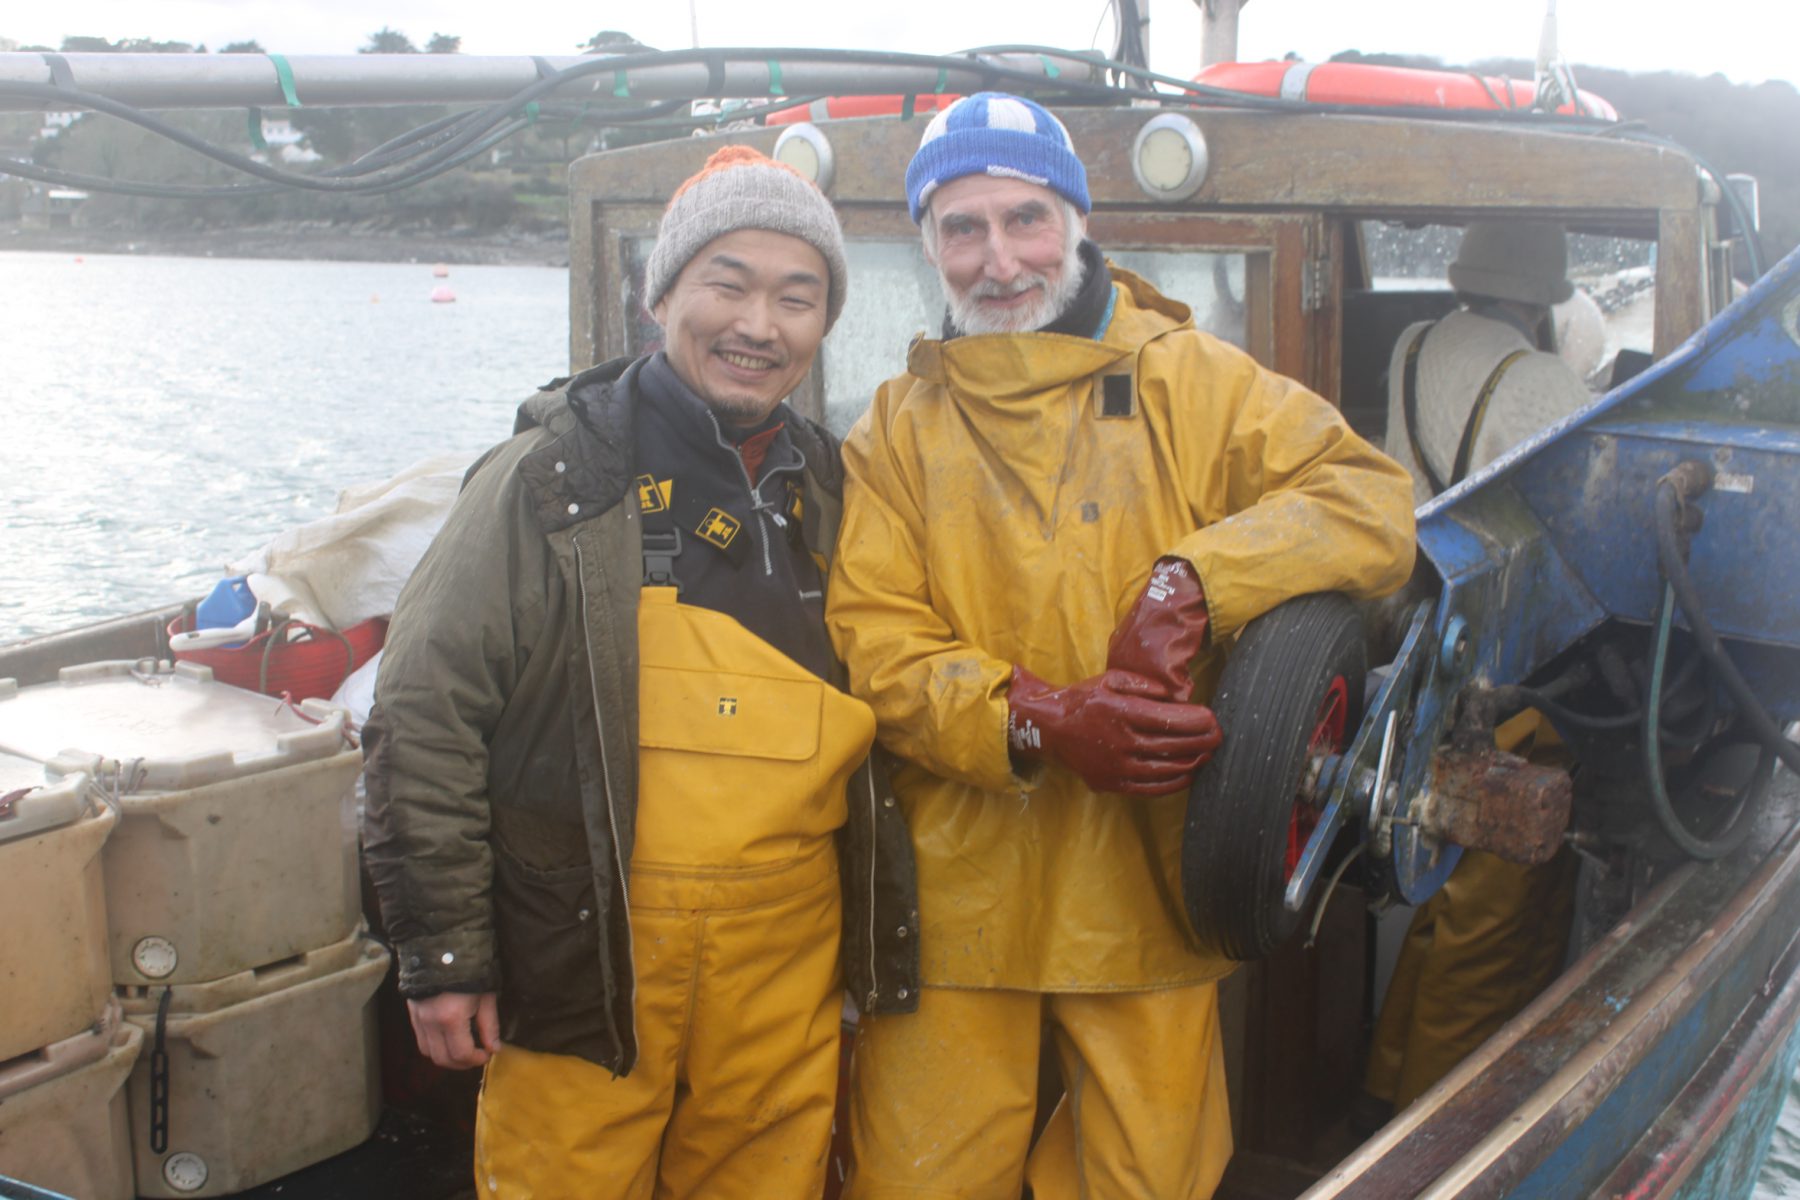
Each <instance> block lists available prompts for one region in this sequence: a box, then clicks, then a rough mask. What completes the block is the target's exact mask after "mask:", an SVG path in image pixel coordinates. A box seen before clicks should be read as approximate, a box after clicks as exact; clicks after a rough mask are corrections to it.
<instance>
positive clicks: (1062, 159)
mask: <svg viewBox="0 0 1800 1200" xmlns="http://www.w3.org/2000/svg"><path fill="white" fill-rule="evenodd" d="M964 175H995V176H1000V177H1002V178H1007V179H1023V180H1025V181H1026V182H1027V183H1035V184H1037V185H1038V186H1040V187H1047V188H1049V189H1050V190H1051V191H1053V192H1055V193H1057V194H1058V195H1060V196H1062V197H1063V198H1064V199H1065V200H1067V201H1068V202H1069V203H1070V204H1073V205H1074V206H1075V207H1076V208H1078V209H1080V210H1081V211H1082V212H1083V213H1086V212H1087V211H1088V210H1089V209H1090V208H1092V207H1093V205H1092V204H1091V203H1090V202H1089V200H1088V187H1087V168H1085V167H1083V166H1082V165H1081V160H1080V159H1079V158H1076V157H1075V147H1074V144H1073V143H1071V142H1070V141H1069V131H1068V130H1067V129H1064V128H1063V123H1062V122H1061V121H1059V120H1057V119H1056V118H1055V117H1053V116H1051V115H1050V113H1049V111H1048V110H1046V109H1045V108H1044V107H1043V106H1042V105H1039V104H1033V103H1032V102H1031V101H1029V100H1027V99H1025V98H1024V97H1022V96H1009V95H1007V94H1006V93H1005V92H977V93H976V94H975V95H973V96H964V97H963V98H962V99H961V100H958V101H957V102H956V103H955V104H952V105H951V106H950V107H949V108H945V109H940V110H939V111H938V114H937V115H936V116H935V117H933V118H931V124H929V125H927V126H926V127H925V136H924V137H922V138H920V139H919V149H918V152H917V153H916V154H914V155H913V159H912V162H910V163H908V164H907V166H906V201H907V204H908V206H909V207H910V209H911V211H912V219H913V220H914V221H915V222H916V221H918V220H919V219H920V218H922V217H923V216H924V215H925V206H926V205H927V204H929V203H930V202H931V193H933V192H935V191H936V190H937V189H938V188H939V186H941V185H943V184H946V183H949V182H950V181H951V180H953V179H961V178H962V177H963V176H964Z"/></svg>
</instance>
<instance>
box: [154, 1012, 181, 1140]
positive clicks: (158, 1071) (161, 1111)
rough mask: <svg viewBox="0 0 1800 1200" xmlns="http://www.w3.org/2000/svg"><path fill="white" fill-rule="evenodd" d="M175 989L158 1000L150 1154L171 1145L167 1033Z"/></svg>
mask: <svg viewBox="0 0 1800 1200" xmlns="http://www.w3.org/2000/svg"><path fill="white" fill-rule="evenodd" d="M174 996H175V989H174V988H164V989H163V994H162V999H161V1000H158V1001H157V1002H156V1043H155V1045H153V1046H152V1047H151V1048H150V1153H152V1154H161V1153H162V1152H163V1151H165V1150H167V1149H168V1148H169V1049H168V1046H167V1044H166V1041H165V1039H164V1036H163V1034H164V1032H165V1031H166V1030H167V1028H168V1024H169V1001H170V1000H171V999H173V998H174Z"/></svg>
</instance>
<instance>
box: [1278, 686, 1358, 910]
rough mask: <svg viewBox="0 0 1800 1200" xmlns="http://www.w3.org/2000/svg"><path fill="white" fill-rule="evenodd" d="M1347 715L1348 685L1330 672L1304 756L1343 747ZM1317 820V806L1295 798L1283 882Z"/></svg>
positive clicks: (1310, 835) (1289, 826)
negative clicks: (1328, 683) (1330, 676)
mask: <svg viewBox="0 0 1800 1200" xmlns="http://www.w3.org/2000/svg"><path fill="white" fill-rule="evenodd" d="M1349 716H1350V689H1349V686H1348V685H1347V684H1345V682H1344V677H1343V676H1342V675H1336V676H1333V677H1332V680H1331V683H1330V685H1329V686H1327V687H1326V689H1325V696H1324V698H1323V699H1322V700H1320V701H1319V715H1318V718H1317V719H1316V720H1315V721H1314V722H1313V731H1312V736H1311V737H1309V738H1308V739H1307V740H1306V756H1307V757H1308V758H1309V759H1310V758H1313V757H1315V756H1317V755H1320V754H1330V753H1332V752H1333V751H1337V750H1341V749H1343V746H1344V726H1345V724H1346V722H1347V721H1348V720H1349ZM1318 823H1319V810H1318V809H1316V808H1314V807H1313V806H1312V805H1311V804H1310V803H1308V802H1307V801H1306V800H1305V799H1304V798H1296V799H1295V801H1294V811H1293V813H1292V815H1290V816H1289V817H1288V835H1287V854H1286V856H1285V857H1284V858H1283V866H1282V872H1281V877H1282V880H1283V881H1284V882H1285V881H1286V880H1289V879H1292V878H1293V877H1294V868H1296V867H1298V866H1299V865H1300V854H1301V852H1302V851H1304V850H1305V849H1306V843H1307V840H1308V839H1309V838H1311V837H1312V833H1313V829H1314V828H1315V827H1316V826H1317V825H1318Z"/></svg>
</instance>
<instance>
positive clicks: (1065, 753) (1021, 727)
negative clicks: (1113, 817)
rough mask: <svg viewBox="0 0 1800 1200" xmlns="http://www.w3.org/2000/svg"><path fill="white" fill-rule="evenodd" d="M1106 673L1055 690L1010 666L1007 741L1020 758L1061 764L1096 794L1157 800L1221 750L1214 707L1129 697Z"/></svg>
mask: <svg viewBox="0 0 1800 1200" xmlns="http://www.w3.org/2000/svg"><path fill="white" fill-rule="evenodd" d="M1128 679H1129V677H1128V676H1124V675H1122V674H1120V673H1119V672H1114V671H1108V672H1106V673H1105V674H1103V675H1096V676H1095V677H1094V678H1092V679H1084V680H1082V681H1081V682H1080V683H1072V684H1070V685H1069V686H1068V687H1065V688H1053V687H1051V686H1050V685H1049V684H1047V683H1045V682H1044V681H1043V680H1042V679H1039V678H1038V677H1037V676H1036V675H1033V674H1032V673H1031V672H1030V671H1027V670H1026V669H1025V668H1024V667H1017V666H1015V667H1014V668H1013V674H1012V688H1011V690H1010V691H1009V692H1008V693H1007V714H1006V740H1007V746H1008V748H1009V749H1010V750H1011V751H1012V753H1013V755H1014V756H1015V757H1017V758H1022V759H1038V758H1047V759H1049V760H1051V761H1052V762H1056V763H1060V764H1061V765H1062V766H1064V767H1067V768H1068V769H1069V770H1071V771H1073V772H1075V774H1077V775H1079V776H1081V778H1082V780H1083V782H1085V783H1086V784H1087V785H1088V786H1089V787H1091V788H1093V789H1094V790H1095V791H1096V792H1119V793H1122V794H1124V795H1127V796H1161V795H1164V794H1165V793H1168V792H1173V791H1179V790H1180V789H1181V788H1184V787H1186V786H1187V785H1188V784H1189V783H1191V782H1192V781H1193V778H1194V772H1195V771H1197V770H1199V769H1200V767H1201V765H1202V764H1203V763H1205V762H1206V760H1207V759H1209V758H1211V757H1212V752H1213V751H1214V750H1217V749H1218V748H1219V742H1220V740H1221V739H1220V734H1219V723H1218V721H1216V720H1214V719H1213V714H1212V710H1211V709H1209V708H1203V707H1201V706H1200V705H1197V704H1174V703H1170V702H1168V701H1164V700H1156V699H1152V698H1150V697H1148V696H1142V695H1137V694H1134V693H1133V692H1131V691H1129V690H1127V689H1125V688H1122V687H1120V686H1119V685H1120V683H1121V682H1122V681H1128Z"/></svg>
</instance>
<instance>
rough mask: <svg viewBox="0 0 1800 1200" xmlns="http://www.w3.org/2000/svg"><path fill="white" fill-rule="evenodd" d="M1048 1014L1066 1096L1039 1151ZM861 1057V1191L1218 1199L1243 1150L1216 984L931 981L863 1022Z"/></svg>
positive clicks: (856, 1193) (997, 1197) (964, 1199)
mask: <svg viewBox="0 0 1800 1200" xmlns="http://www.w3.org/2000/svg"><path fill="white" fill-rule="evenodd" d="M1046 1021H1047V1022H1049V1023H1050V1026H1051V1030H1052V1034H1053V1038H1054V1041H1055V1044H1056V1051H1057V1058H1058V1061H1059V1063H1060V1065H1061V1067H1062V1075H1063V1082H1064V1086H1065V1088H1066V1092H1065V1095H1064V1097H1063V1100H1062V1102H1061V1103H1060V1104H1059V1105H1058V1106H1057V1109H1056V1112H1055V1114H1054V1115H1053V1116H1052V1118H1051V1121H1050V1124H1049V1127H1048V1128H1047V1129H1046V1130H1045V1131H1044V1134H1043V1136H1042V1138H1040V1139H1039V1141H1038V1144H1037V1147H1036V1149H1035V1150H1032V1152H1031V1154H1030V1156H1029V1162H1028V1161H1027V1154H1026V1151H1027V1148H1028V1146H1029V1144H1030V1140H1031V1129H1032V1119H1033V1117H1034V1115H1035V1113H1036V1109H1037V1083H1038V1052H1039V1048H1040V1046H1041V1045H1042V1040H1041V1039H1042V1030H1043V1026H1044V1023H1045V1022H1046ZM850 1069H851V1083H850V1089H851V1091H850V1135H851V1148H852V1163H851V1169H850V1178H849V1181H848V1183H847V1184H846V1186H845V1189H844V1196H845V1198H846V1200H926V1198H928V1197H946V1198H948V1197H958V1198H959V1200H1018V1196H1019V1194H1020V1189H1021V1187H1022V1186H1023V1185H1024V1184H1025V1183H1026V1182H1027V1181H1029V1182H1030V1184H1031V1188H1032V1192H1033V1194H1034V1195H1035V1196H1036V1197H1037V1200H1065V1198H1066V1200H1075V1198H1077V1197H1080V1198H1082V1200H1108V1198H1117V1200H1125V1198H1127V1197H1130V1198H1143V1197H1155V1198H1156V1200H1204V1198H1205V1197H1208V1196H1211V1195H1212V1193H1213V1189H1214V1188H1216V1187H1217V1186H1218V1183H1219V1178H1220V1176H1221V1175H1223V1174H1224V1171H1225V1163H1226V1161H1227V1160H1228V1159H1229V1158H1230V1157H1231V1116H1230V1111H1229V1108H1228V1107H1227V1104H1226V1099H1225V1058H1224V1053H1223V1050H1222V1048H1221V1046H1220V1043H1219V1006H1218V988H1217V985H1216V984H1210V983H1208V984H1201V985H1198V986H1195V987H1181V988H1169V989H1166V990H1162V991H1154V992H1110V993H1081V994H1066V993H1065V994H1058V995H1042V994H1038V993H1035V992H1020V991H1002V990H970V991H963V990H956V989H950V988H935V987H927V988H925V989H924V990H923V991H922V992H921V993H920V997H919V1011H918V1012H916V1013H912V1014H907V1015H904V1016H885V1017H869V1016H865V1017H864V1018H863V1025H862V1028H861V1030H860V1031H859V1033H858V1035H857V1039H856V1051H855V1056H854V1057H853V1059H852V1060H851V1068H850ZM771 1194H772V1193H771Z"/></svg>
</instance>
